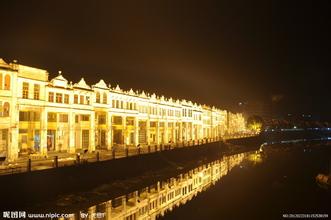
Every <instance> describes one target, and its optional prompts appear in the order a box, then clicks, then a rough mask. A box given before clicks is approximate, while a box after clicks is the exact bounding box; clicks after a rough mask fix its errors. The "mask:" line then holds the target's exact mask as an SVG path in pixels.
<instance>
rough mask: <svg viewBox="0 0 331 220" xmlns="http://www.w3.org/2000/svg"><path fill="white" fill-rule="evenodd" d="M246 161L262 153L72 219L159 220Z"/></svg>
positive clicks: (202, 169) (224, 161)
mask: <svg viewBox="0 0 331 220" xmlns="http://www.w3.org/2000/svg"><path fill="white" fill-rule="evenodd" d="M245 159H248V160H251V161H254V162H256V163H258V162H261V157H260V155H259V151H254V152H245V153H239V154H234V155H228V156H223V157H222V158H221V159H220V160H217V161H213V162H211V163H208V164H205V165H202V166H199V167H197V168H195V169H192V170H190V171H188V172H186V173H183V174H181V175H179V176H177V177H173V178H170V179H168V180H167V181H162V182H157V183H155V184H154V185H152V186H149V187H146V188H144V189H141V190H138V191H134V192H131V193H129V194H126V195H123V196H120V197H117V198H115V199H112V200H109V201H106V202H103V203H100V204H97V205H94V206H91V207H89V208H88V209H87V210H81V211H80V212H79V213H74V216H73V217H72V218H70V219H82V217H88V218H85V219H128V220H129V219H130V220H131V219H156V218H157V217H158V216H163V215H164V213H165V212H167V211H172V209H173V208H175V207H178V206H180V205H182V204H185V203H186V202H188V201H190V200H191V199H192V198H194V197H195V196H196V195H197V194H198V193H200V192H202V191H204V190H206V189H208V188H209V187H211V186H212V185H214V184H215V183H216V182H217V181H218V180H220V179H221V178H222V177H223V176H225V175H227V174H228V173H229V172H230V171H231V169H233V168H234V167H236V166H238V165H239V164H241V163H242V162H243V161H244V160H245ZM93 217H94V218H93Z"/></svg>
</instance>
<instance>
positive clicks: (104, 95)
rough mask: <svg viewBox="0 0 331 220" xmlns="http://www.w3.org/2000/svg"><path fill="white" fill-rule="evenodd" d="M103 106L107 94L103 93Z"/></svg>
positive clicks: (105, 102)
mask: <svg viewBox="0 0 331 220" xmlns="http://www.w3.org/2000/svg"><path fill="white" fill-rule="evenodd" d="M102 98H103V104H107V94H106V93H103V97H102Z"/></svg>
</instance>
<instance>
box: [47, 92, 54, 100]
mask: <svg viewBox="0 0 331 220" xmlns="http://www.w3.org/2000/svg"><path fill="white" fill-rule="evenodd" d="M48 101H49V102H54V92H49V93H48Z"/></svg>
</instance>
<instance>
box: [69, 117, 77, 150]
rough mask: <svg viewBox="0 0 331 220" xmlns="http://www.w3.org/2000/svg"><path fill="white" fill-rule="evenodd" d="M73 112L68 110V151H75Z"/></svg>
mask: <svg viewBox="0 0 331 220" xmlns="http://www.w3.org/2000/svg"><path fill="white" fill-rule="evenodd" d="M75 117H76V116H75V113H74V112H72V111H71V110H70V112H69V149H68V150H69V153H75V151H76V149H75Z"/></svg>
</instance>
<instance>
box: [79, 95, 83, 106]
mask: <svg viewBox="0 0 331 220" xmlns="http://www.w3.org/2000/svg"><path fill="white" fill-rule="evenodd" d="M79 104H84V96H83V95H81V96H79Z"/></svg>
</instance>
